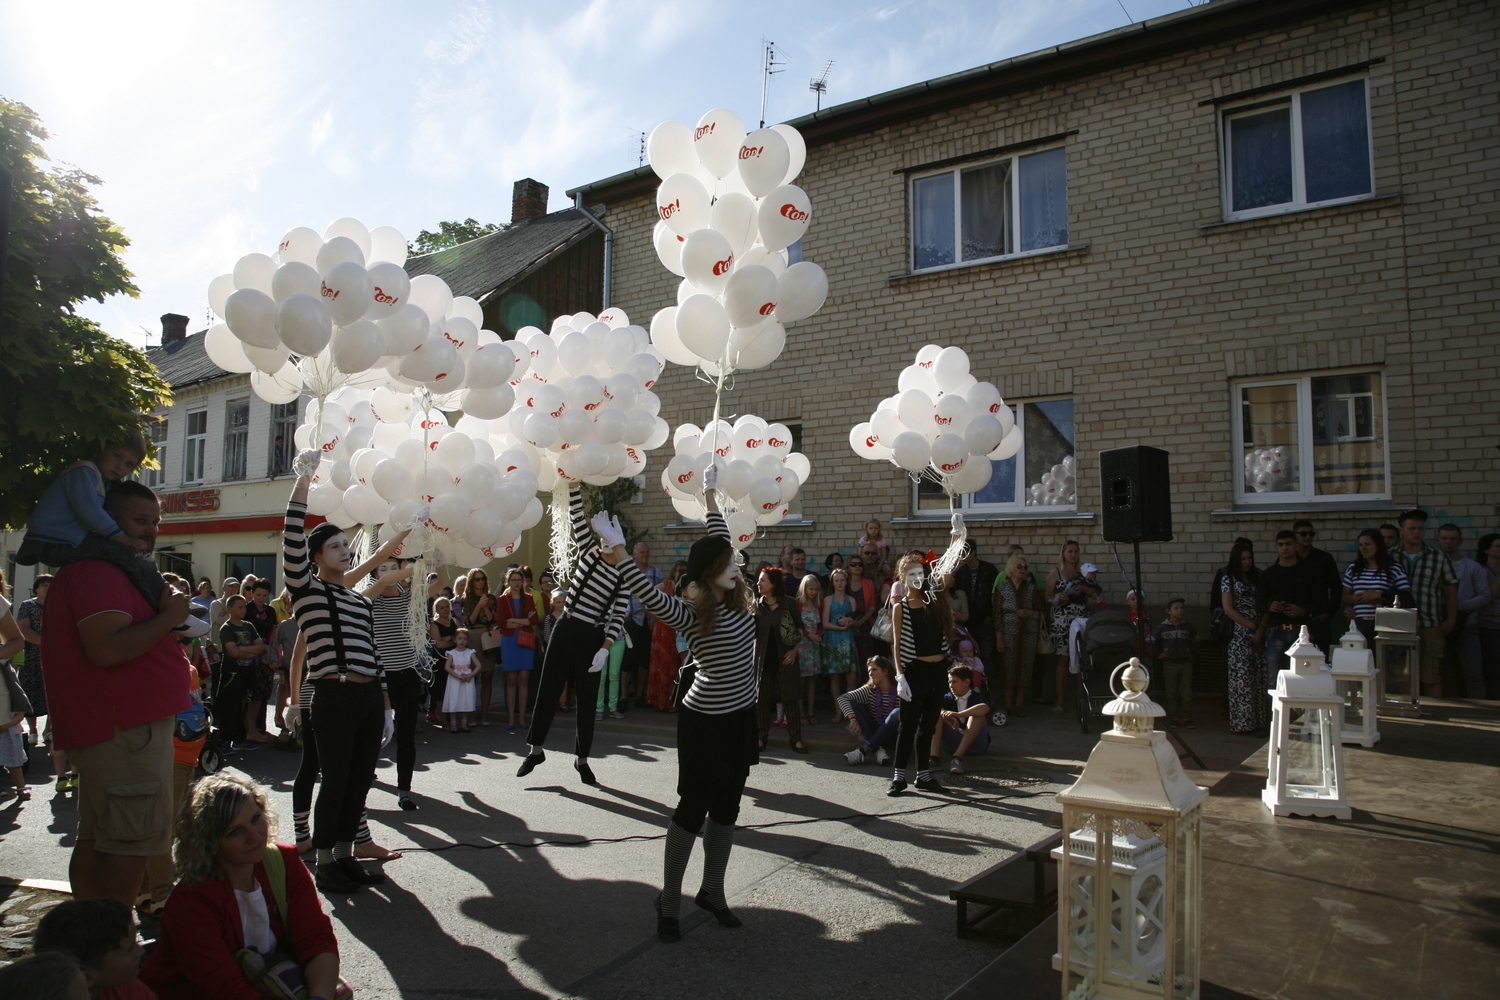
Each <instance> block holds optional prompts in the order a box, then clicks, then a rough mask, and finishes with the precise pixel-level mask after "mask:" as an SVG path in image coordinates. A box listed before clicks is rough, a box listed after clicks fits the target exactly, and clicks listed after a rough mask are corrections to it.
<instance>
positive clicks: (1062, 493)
mask: <svg viewBox="0 0 1500 1000" xmlns="http://www.w3.org/2000/svg"><path fill="white" fill-rule="evenodd" d="M1077 473H1078V462H1077V460H1076V459H1074V458H1073V456H1072V455H1067V456H1064V458H1063V460H1062V461H1061V462H1058V463H1057V464H1056V465H1054V466H1053V467H1052V468H1051V469H1048V470H1047V471H1046V472H1045V473H1043V474H1042V478H1041V480H1040V481H1038V482H1035V483H1032V484H1031V486H1030V487H1029V488H1028V489H1027V491H1026V506H1028V507H1055V506H1058V505H1067V506H1072V505H1073V504H1075V503H1077V502H1078V491H1077V482H1076V477H1077Z"/></svg>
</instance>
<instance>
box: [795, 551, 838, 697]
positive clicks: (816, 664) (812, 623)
mask: <svg viewBox="0 0 1500 1000" xmlns="http://www.w3.org/2000/svg"><path fill="white" fill-rule="evenodd" d="M833 572H835V573H837V572H839V570H834V571H833ZM797 602H798V604H799V608H798V610H799V611H800V613H801V615H802V642H801V643H799V644H798V645H797V672H798V673H799V674H801V675H802V679H803V686H804V687H805V688H806V689H807V700H806V701H805V702H803V704H802V724H803V725H804V726H812V725H816V724H817V723H816V721H815V720H814V719H813V697H814V690H813V685H814V684H815V683H816V682H817V677H818V671H819V670H820V669H821V668H822V661H823V655H822V654H823V587H822V585H821V584H819V583H818V578H817V577H815V576H813V575H811V574H808V575H807V576H804V577H803V578H802V583H801V585H800V586H798V588H797Z"/></svg>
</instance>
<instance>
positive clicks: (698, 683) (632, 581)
mask: <svg viewBox="0 0 1500 1000" xmlns="http://www.w3.org/2000/svg"><path fill="white" fill-rule="evenodd" d="M708 530H709V534H712V535H717V536H718V537H720V538H723V539H724V540H725V541H728V540H729V527H728V525H726V524H725V523H724V515H723V514H720V513H719V512H718V511H716V510H714V511H709V513H708ZM620 576H621V578H622V579H623V580H624V581H625V585H626V586H627V587H629V588H630V589H631V591H633V592H634V593H635V595H636V597H638V598H640V601H641V603H642V604H644V605H645V606H646V610H647V611H649V612H651V613H652V614H653V615H655V616H656V617H657V618H659V619H661V621H662V622H663V623H665V624H666V625H667V626H668V627H669V628H673V629H676V630H677V634H678V635H680V636H686V637H687V644H688V649H689V651H691V653H692V656H693V660H694V661H695V662H696V663H697V665H698V670H697V672H696V673H695V674H694V675H693V684H692V686H691V687H690V688H688V692H687V694H686V695H684V696H683V699H682V703H683V704H684V705H686V706H687V707H688V708H691V709H692V710H693V711H695V712H702V713H704V714H705V715H725V714H727V713H729V712H737V711H740V710H742V709H746V708H750V707H752V706H753V705H754V704H755V699H756V690H755V616H754V615H743V614H740V613H739V612H737V611H730V610H728V609H726V608H725V607H724V606H723V605H722V604H721V605H719V606H718V607H717V608H715V609H714V615H715V617H714V631H713V634H712V635H709V636H700V635H699V634H698V628H697V624H698V609H697V607H696V606H694V605H693V604H691V603H689V602H688V601H685V600H683V599H681V598H678V597H668V596H667V595H666V594H664V593H662V592H661V591H660V590H658V589H656V585H655V584H653V583H652V582H651V580H650V578H649V577H647V576H646V575H645V574H644V573H642V572H641V571H640V568H639V567H637V566H636V564H635V562H634V561H633V560H630V559H626V560H625V561H624V562H623V563H621V564H620ZM740 586H742V587H743V586H745V583H744V581H743V580H742V581H740Z"/></svg>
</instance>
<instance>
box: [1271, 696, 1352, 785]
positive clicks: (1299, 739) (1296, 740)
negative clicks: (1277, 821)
mask: <svg viewBox="0 0 1500 1000" xmlns="http://www.w3.org/2000/svg"><path fill="white" fill-rule="evenodd" d="M1339 738H1340V733H1339V731H1338V730H1336V729H1335V728H1334V716H1333V712H1332V711H1331V710H1330V709H1326V708H1303V709H1292V710H1291V713H1290V724H1289V725H1288V726H1287V741H1286V746H1285V747H1283V748H1282V754H1283V756H1284V757H1285V758H1286V783H1287V794H1288V795H1294V796H1304V795H1305V796H1317V797H1319V798H1323V797H1326V796H1328V795H1330V794H1332V792H1331V789H1332V788H1333V785H1334V775H1333V752H1332V746H1331V741H1333V740H1337V739H1339Z"/></svg>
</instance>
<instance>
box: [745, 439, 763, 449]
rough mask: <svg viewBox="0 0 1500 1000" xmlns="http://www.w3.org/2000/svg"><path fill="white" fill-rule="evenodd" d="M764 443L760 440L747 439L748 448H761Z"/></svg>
mask: <svg viewBox="0 0 1500 1000" xmlns="http://www.w3.org/2000/svg"><path fill="white" fill-rule="evenodd" d="M764 443H765V442H763V441H762V440H761V439H760V438H745V447H746V448H759V447H760V446H761V445H762V444H764Z"/></svg>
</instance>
